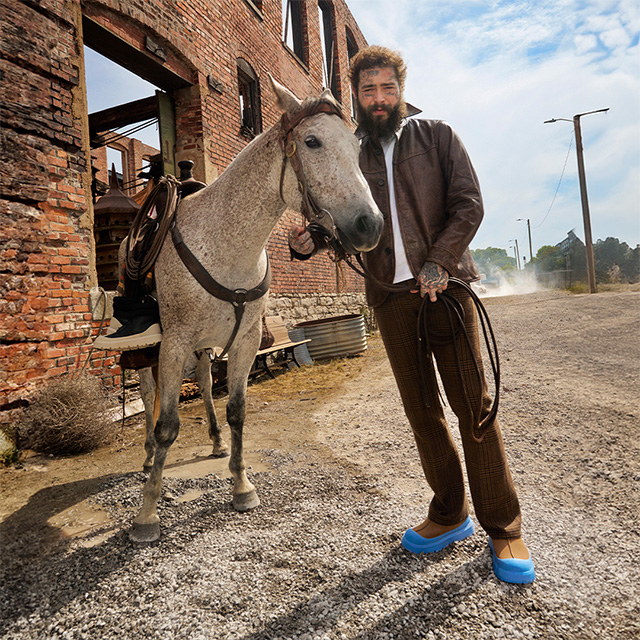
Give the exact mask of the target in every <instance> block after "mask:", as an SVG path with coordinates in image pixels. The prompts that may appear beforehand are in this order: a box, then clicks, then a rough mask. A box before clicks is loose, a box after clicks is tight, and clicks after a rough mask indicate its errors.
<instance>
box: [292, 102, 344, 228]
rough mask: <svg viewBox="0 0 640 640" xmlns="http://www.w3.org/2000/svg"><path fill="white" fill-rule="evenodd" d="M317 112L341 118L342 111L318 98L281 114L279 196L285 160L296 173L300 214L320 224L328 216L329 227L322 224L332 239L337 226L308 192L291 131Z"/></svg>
mask: <svg viewBox="0 0 640 640" xmlns="http://www.w3.org/2000/svg"><path fill="white" fill-rule="evenodd" d="M318 113H326V114H327V115H331V116H338V117H339V118H340V119H341V120H342V119H343V118H342V111H340V108H339V107H338V105H336V104H334V103H333V102H330V101H329V100H318V101H315V102H310V103H309V104H308V105H306V106H305V107H303V108H302V109H301V110H300V111H298V112H297V113H296V114H294V115H293V116H289V114H287V113H283V114H282V118H281V120H280V146H281V147H282V170H281V171H280V198H281V199H282V200H283V201H284V196H283V193H282V188H283V184H284V173H285V170H286V168H287V161H289V163H290V164H291V168H292V169H293V171H294V173H295V174H296V178H297V180H298V189H299V190H300V193H301V194H302V206H301V212H302V215H304V217H305V218H306V219H307V221H308V222H310V223H317V224H321V223H320V220H322V219H323V218H325V217H328V218H329V220H330V221H331V227H330V228H327V227H326V226H325V225H322V224H321V226H323V227H324V228H325V229H327V231H329V232H330V237H329V239H333V238H336V237H337V228H336V223H335V220H334V219H333V216H332V215H331V213H330V212H329V211H327V210H326V209H322V208H321V207H319V206H318V204H317V202H316V201H315V199H314V198H313V196H312V195H311V194H310V193H309V186H308V185H307V179H306V177H305V174H304V169H303V167H302V162H301V161H300V156H299V155H298V146H297V144H296V142H295V140H294V139H293V131H294V129H295V128H296V127H297V126H298V125H299V124H300V123H301V122H302V121H303V120H305V119H306V118H310V117H311V116H315V115H316V114H318Z"/></svg>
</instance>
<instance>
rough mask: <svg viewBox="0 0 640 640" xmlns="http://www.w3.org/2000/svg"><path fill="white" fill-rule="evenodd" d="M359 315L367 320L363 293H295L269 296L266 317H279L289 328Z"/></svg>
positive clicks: (366, 307) (367, 310) (367, 312)
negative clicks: (312, 321)
mask: <svg viewBox="0 0 640 640" xmlns="http://www.w3.org/2000/svg"><path fill="white" fill-rule="evenodd" d="M353 313H361V314H362V315H364V316H365V318H367V317H368V316H369V315H370V313H369V307H368V306H367V301H366V299H365V295H364V293H316V294H312V293H297V294H281V295H271V296H270V298H269V304H268V306H267V315H279V316H281V317H282V319H283V320H284V321H285V324H286V325H287V327H289V328H291V327H293V325H295V324H297V323H298V322H306V321H307V320H319V319H320V318H328V317H332V316H344V315H350V314H353Z"/></svg>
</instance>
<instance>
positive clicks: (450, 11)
mask: <svg viewBox="0 0 640 640" xmlns="http://www.w3.org/2000/svg"><path fill="white" fill-rule="evenodd" d="M348 5H349V8H350V9H351V12H352V14H353V15H354V17H355V18H356V20H357V21H358V24H359V25H360V28H361V29H362V32H363V33H364V35H365V37H366V38H367V40H368V41H369V43H371V44H382V45H385V46H388V47H391V48H393V49H396V50H397V51H400V52H401V53H402V54H403V56H404V58H405V60H406V62H407V65H408V69H409V70H408V76H407V87H406V96H405V97H406V99H407V100H408V101H409V102H411V103H412V104H414V105H416V106H417V107H419V108H421V109H422V110H423V116H424V117H427V118H437V119H444V120H447V121H448V122H450V123H451V125H452V126H453V127H454V128H455V129H456V130H457V131H458V133H459V134H460V135H461V137H462V139H463V141H464V143H465V145H466V147H467V150H468V151H469V154H470V155H471V158H472V160H473V162H474V165H475V167H476V170H477V172H478V175H479V177H480V182H481V185H482V190H483V196H484V201H485V211H486V213H485V220H484V222H483V224H482V227H481V228H480V230H479V232H478V234H477V235H476V238H475V239H474V241H473V243H472V245H471V246H472V248H484V247H487V246H494V247H503V248H506V249H507V250H508V251H509V253H510V254H511V250H510V249H509V246H510V245H511V244H513V243H512V240H514V239H517V240H518V244H519V248H520V254H521V255H526V256H527V258H528V256H529V250H528V237H527V231H526V223H525V222H519V221H517V218H524V219H527V218H528V219H529V220H530V222H531V235H532V240H533V250H534V254H535V252H536V250H537V248H539V247H540V246H542V245H545V244H556V243H558V242H559V241H560V240H562V238H564V237H565V236H566V234H567V232H568V231H569V230H570V229H575V232H576V234H577V235H578V236H579V237H580V238H582V239H584V226H583V218H582V208H581V204H580V188H579V184H578V171H577V160H576V149H575V144H574V143H573V138H574V134H573V125H572V123H570V122H562V121H561V122H556V123H554V124H543V122H544V121H545V120H550V119H551V118H567V119H572V118H573V116H574V115H575V114H577V113H584V112H586V111H592V110H595V109H602V108H605V107H609V108H610V111H609V112H607V113H604V114H603V113H599V114H594V115H590V116H585V117H583V118H582V119H581V125H582V136H583V144H584V159H585V166H586V173H587V187H588V193H589V206H590V210H591V227H592V233H593V238H594V241H595V240H596V239H598V238H601V239H605V238H606V237H608V236H614V237H618V238H619V239H620V240H621V241H625V242H627V243H628V244H630V245H632V246H635V244H637V243H640V47H639V44H638V40H639V33H640V3H638V2H637V0H583V1H572V0H553V1H547V0H538V1H529V2H525V1H518V0H512V1H502V2H500V1H491V0H477V1H476V0H448V1H446V2H445V1H441V0H437V1H435V0H420V1H419V2H415V0H394V2H393V3H392V6H393V10H392V11H390V10H389V7H390V3H389V2H388V1H387V0H348ZM570 145H571V149H570V151H569V147H570ZM568 151H569V157H568V161H567V164H566V170H565V173H564V177H563V179H562V183H561V184H560V188H559V189H558V194H557V196H556V198H555V201H553V198H554V194H555V193H556V189H557V188H558V182H559V180H560V176H561V174H562V170H563V167H564V164H565V160H567V152H568ZM552 201H553V206H551V204H552Z"/></svg>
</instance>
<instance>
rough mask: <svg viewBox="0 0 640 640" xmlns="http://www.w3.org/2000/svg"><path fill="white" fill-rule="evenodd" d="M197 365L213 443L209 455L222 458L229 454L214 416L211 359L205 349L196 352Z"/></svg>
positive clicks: (197, 376)
mask: <svg viewBox="0 0 640 640" xmlns="http://www.w3.org/2000/svg"><path fill="white" fill-rule="evenodd" d="M197 355H198V365H197V367H196V378H197V379H198V386H199V387H200V394H201V395H202V400H203V401H204V406H205V409H206V410H207V422H208V423H209V438H211V442H212V443H213V450H212V451H211V456H212V457H214V458H224V457H225V456H228V455H229V447H228V446H227V443H226V442H225V441H224V440H223V439H222V436H221V435H220V425H219V424H218V419H217V417H216V410H215V407H214V406H213V395H212V394H211V386H212V384H213V380H212V378H211V361H210V360H209V355H208V353H207V352H206V351H201V352H199V353H198V354H197Z"/></svg>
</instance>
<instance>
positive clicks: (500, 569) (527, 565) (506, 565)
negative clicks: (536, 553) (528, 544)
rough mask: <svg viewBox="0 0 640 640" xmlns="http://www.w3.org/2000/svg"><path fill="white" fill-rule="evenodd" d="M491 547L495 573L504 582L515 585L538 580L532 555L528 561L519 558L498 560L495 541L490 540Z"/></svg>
mask: <svg viewBox="0 0 640 640" xmlns="http://www.w3.org/2000/svg"><path fill="white" fill-rule="evenodd" d="M489 547H491V555H492V556H493V573H495V574H496V578H498V580H502V582H511V583H514V584H528V583H530V582H533V581H534V580H535V579H536V570H535V568H534V566H533V560H531V554H529V558H528V559H527V560H520V559H518V558H498V556H497V555H496V552H495V550H494V548H493V541H492V540H491V538H489Z"/></svg>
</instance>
